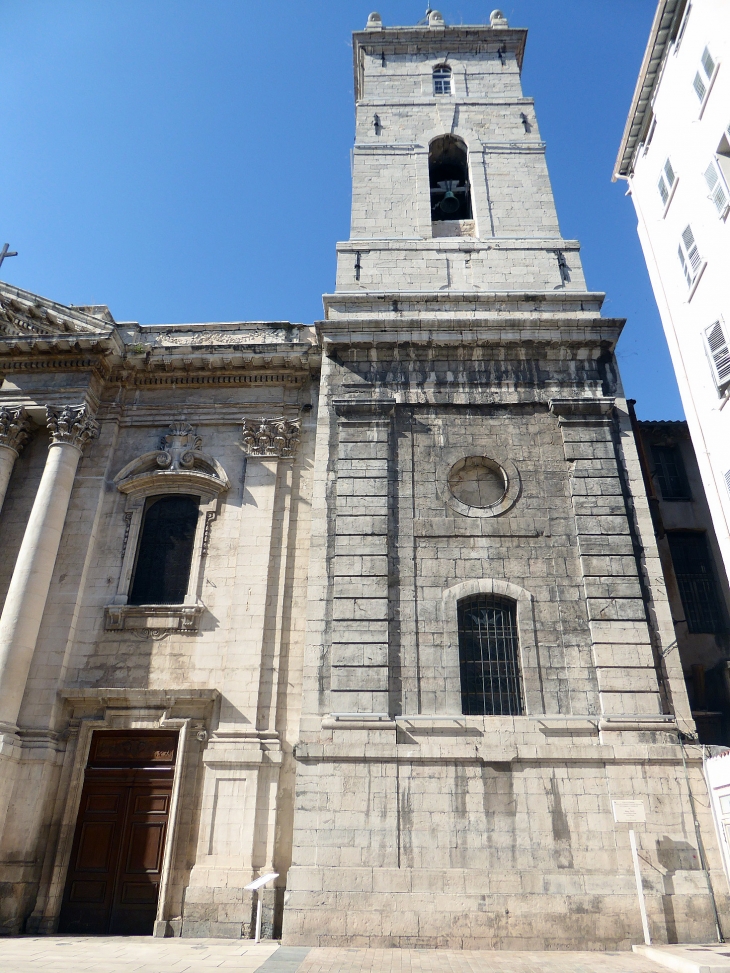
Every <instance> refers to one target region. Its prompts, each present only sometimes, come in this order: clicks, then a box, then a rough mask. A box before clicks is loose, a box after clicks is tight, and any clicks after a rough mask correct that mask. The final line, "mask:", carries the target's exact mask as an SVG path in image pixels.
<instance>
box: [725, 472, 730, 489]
mask: <svg viewBox="0 0 730 973" xmlns="http://www.w3.org/2000/svg"><path fill="white" fill-rule="evenodd" d="M725 486H726V487H727V492H728V493H730V470H728V471H727V473H726V474H725Z"/></svg>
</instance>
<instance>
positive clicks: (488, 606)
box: [457, 595, 522, 716]
mask: <svg viewBox="0 0 730 973" xmlns="http://www.w3.org/2000/svg"><path fill="white" fill-rule="evenodd" d="M457 612H458V622H459V661H460V665H461V711H462V713H465V714H467V715H472V716H519V715H520V714H521V713H522V694H521V691H520V668H519V661H518V657H517V652H518V644H517V617H516V613H515V603H514V602H513V601H509V600H507V599H504V598H490V597H488V596H487V595H474V596H473V597H472V598H465V599H464V600H463V601H460V602H459V605H458V608H457Z"/></svg>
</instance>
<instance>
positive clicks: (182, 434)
mask: <svg viewBox="0 0 730 973" xmlns="http://www.w3.org/2000/svg"><path fill="white" fill-rule="evenodd" d="M202 443H203V441H202V439H201V437H200V436H198V435H196V433H195V430H194V429H193V427H192V426H191V425H190V423H188V422H173V423H171V425H170V430H169V432H168V433H167V434H166V435H164V436H163V437H162V439H161V441H160V448H159V449H155V450H151V451H150V452H149V453H143V455H142V456H140V457H138V458H137V459H135V460H132V462H131V463H128V464H127V465H126V466H125V467H124V469H122V470H120V471H119V473H117V475H116V476H115V477H114V483H115V484H116V486H117V489H118V490H119V491H120V492H121V493H126V494H141V495H143V496H150V495H152V494H157V493H167V492H172V491H173V490H174V491H175V492H177V491H181V492H187V493H195V494H197V495H199V496H200V497H202V498H211V497H215V496H218V494H219V493H223V491H224V490H227V489H228V487H229V485H230V484H229V481H228V477H227V476H226V472H225V470H224V469H223V467H222V466H221V465H220V463H219V462H218V461H217V460H215V459H213V457H212V456H210V455H209V454H208V453H204V452H203V451H202V450H201V449H200V447H201V446H202Z"/></svg>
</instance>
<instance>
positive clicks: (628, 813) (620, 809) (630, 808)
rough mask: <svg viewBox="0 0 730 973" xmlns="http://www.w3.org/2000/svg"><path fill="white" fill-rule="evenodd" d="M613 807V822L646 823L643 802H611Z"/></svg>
mask: <svg viewBox="0 0 730 973" xmlns="http://www.w3.org/2000/svg"><path fill="white" fill-rule="evenodd" d="M611 804H612V805H613V820H614V821H627V822H629V823H632V822H636V821H646V809H645V808H644V802H643V801H611Z"/></svg>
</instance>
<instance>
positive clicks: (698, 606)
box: [667, 530, 726, 633]
mask: <svg viewBox="0 0 730 973" xmlns="http://www.w3.org/2000/svg"><path fill="white" fill-rule="evenodd" d="M667 540H668V541H669V551H670V553H671V555H672V565H673V566H674V574H675V576H676V578H677V585H678V587H679V595H680V597H681V599H682V607H683V608H684V617H685V620H686V622H687V627H688V629H689V631H690V632H692V633H700V632H710V633H717V632H724V631H725V629H726V624H725V617H724V613H723V610H722V605H721V602H720V594H719V591H718V587H717V579H716V577H715V565H714V563H713V560H712V554H711V553H710V548H709V545H708V543H707V535H706V534H704V533H702V532H700V531H691V530H672V531H667Z"/></svg>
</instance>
